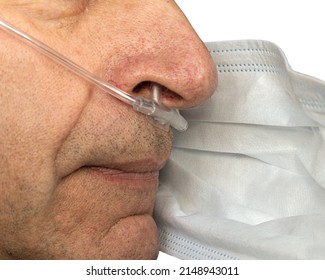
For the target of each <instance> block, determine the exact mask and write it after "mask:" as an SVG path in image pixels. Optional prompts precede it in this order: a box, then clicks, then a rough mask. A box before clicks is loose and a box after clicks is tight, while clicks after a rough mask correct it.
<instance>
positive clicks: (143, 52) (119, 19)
mask: <svg viewBox="0 0 325 280" xmlns="http://www.w3.org/2000/svg"><path fill="white" fill-rule="evenodd" d="M0 17H1V18H2V19H3V20H6V21H8V22H10V23H11V24H13V25H15V26H16V27H18V28H20V29H22V30H24V31H25V32H26V33H28V34H30V35H32V36H33V37H35V38H37V39H39V40H40V41H43V42H44V43H46V44H48V45H50V46H51V47H52V48H54V49H55V50H57V51H59V52H61V53H62V54H64V55H65V56H67V57H69V58H70V59H71V60H73V61H74V62H76V63H78V64H80V65H82V66H83V67H84V68H86V69H88V70H89V71H91V72H93V73H95V74H96V75H98V76H100V77H102V78H104V79H105V80H107V81H109V82H110V83H112V84H114V85H116V86H117V87H120V88H121V89H123V90H124V91H126V92H128V93H131V94H134V95H144V96H146V95H148V87H147V85H148V82H156V83H158V84H161V85H163V86H164V87H166V88H167V89H168V90H165V91H164V92H163V97H162V102H163V103H164V104H165V105H166V106H169V107H178V108H187V107H191V106H195V105H198V104H199V103H202V102H203V101H204V100H205V99H206V98H208V97H209V96H210V95H211V94H212V92H213V90H214V87H215V85H216V77H215V76H216V74H215V70H214V66H213V64H212V61H211V59H210V57H209V54H208V52H207V51H206V49H205V47H204V46H203V44H202V43H201V41H200V40H199V39H198V38H197V36H196V34H195V33H194V32H193V30H192V29H191V27H190V25H189V23H188V22H187V20H186V18H185V17H184V15H183V14H182V13H181V11H180V10H179V9H178V7H177V5H176V4H175V3H174V1H168V0H146V1H140V0H110V1H108V0H97V1H96V0H89V1H87V0H84V1H82V0H72V1H67V0H55V1H52V0H40V1H33V0H30V1H29V0H17V1H15V0H12V1H6V0H0ZM0 61H1V62H0V106H1V114H0V258H22V259H25V258H33V259H35V258H41V259H58V258H59V259H142V258H155V257H156V256H157V253H158V246H159V243H158V237H157V230H156V226H155V223H154V221H153V219H152V216H151V215H152V211H153V205H154V201H155V194H156V190H157V186H158V171H159V169H161V168H162V167H163V165H164V163H165V161H166V160H167V158H168V155H169V152H170V149H171V133H168V132H166V131H164V130H161V129H159V128H157V127H155V126H153V125H152V124H151V123H149V122H148V120H147V118H146V117H145V116H144V115H142V114H139V113H136V112H134V111H133V110H132V108H131V107H130V106H128V105H126V104H124V103H122V102H120V101H118V100H117V99H115V98H114V97H112V96H110V95H108V94H107V93H104V92H102V91H101V90H99V89H98V88H96V87H94V86H92V85H90V84H89V83H87V82H85V81H84V80H82V79H80V78H78V77H77V76H75V75H74V74H73V73H71V72H69V71H67V70H65V69H64V68H63V67H62V66H60V65H58V64H56V63H55V62H53V61H51V60H50V59H48V58H47V57H45V56H43V55H42V54H40V53H38V52H37V51H36V50H35V49H33V48H31V47H30V46H28V45H26V44H24V43H22V42H21V41H20V40H18V39H17V38H15V37H14V36H12V35H10V34H8V33H6V32H5V31H3V30H0ZM184 187H186V186H184Z"/></svg>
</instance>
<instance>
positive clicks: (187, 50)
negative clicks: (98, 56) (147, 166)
mask: <svg viewBox="0 0 325 280" xmlns="http://www.w3.org/2000/svg"><path fill="white" fill-rule="evenodd" d="M154 2H155V5H154V7H152V10H150V4H149V3H154ZM160 2H161V4H160V5H158V4H157V3H160ZM171 2H173V1H149V2H145V3H146V4H143V2H141V5H139V9H138V10H136V11H133V12H131V13H133V14H132V15H130V16H131V18H132V20H130V25H129V26H128V25H125V26H124V27H123V28H126V29H129V30H128V34H129V36H128V37H127V38H126V41H125V42H124V41H123V38H121V41H120V42H124V46H123V47H121V49H120V50H119V52H118V53H119V55H118V57H119V59H118V60H116V63H115V65H114V71H111V72H110V73H109V77H108V80H110V81H111V82H113V83H114V84H116V85H117V86H118V87H120V88H122V89H123V90H125V91H127V92H132V93H133V94H135V95H136V94H141V92H142V89H145V88H147V87H148V84H150V83H151V82H154V83H157V84H160V85H162V86H163V88H164V90H163V92H162V96H161V102H162V103H163V104H164V105H165V106H167V107H170V108H190V107H194V106H197V105H199V104H201V103H203V102H204V101H205V100H206V99H207V98H208V97H209V96H211V95H212V93H213V92H214V90H215V87H216V85H217V74H216V68H215V65H214V63H213V61H212V59H211V56H210V54H209V52H208V51H207V49H206V47H205V45H204V44H203V43H202V41H201V40H200V39H199V37H198V36H197V34H196V33H195V31H194V30H193V28H192V27H191V25H190V24H189V22H188V21H187V19H186V17H185V16H184V15H183V13H182V12H181V11H180V10H179V9H178V7H177V6H176V4H174V3H171ZM151 5H152V6H153V4H151ZM124 34H125V33H124ZM143 92H145V91H143Z"/></svg>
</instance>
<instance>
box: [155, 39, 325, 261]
mask: <svg viewBox="0 0 325 280" xmlns="http://www.w3.org/2000/svg"><path fill="white" fill-rule="evenodd" d="M207 47H208V48H209V50H210V52H211V55H212V57H213V59H214V61H215V63H216V65H217V67H218V71H219V85H218V89H217V91H216V93H215V94H214V96H213V97H212V98H211V100H209V101H208V102H207V103H206V104H205V105H204V106H203V107H201V108H195V109H192V110H188V111H186V112H183V115H184V116H185V118H187V120H188V121H189V129H188V131H187V132H182V133H176V134H175V142H174V149H173V152H172V155H171V158H170V160H169V162H168V164H167V165H166V167H165V168H164V170H163V172H162V174H161V185H160V187H159V191H158V197H157V203H156V208H155V218H156V221H157V224H158V227H159V230H160V238H161V250H162V251H164V252H166V253H168V254H171V255H174V256H176V257H179V258H182V259H318V258H321V259H324V258H325V141H324V138H325V129H324V128H325V83H323V82H322V81H319V80H317V79H314V78H312V77H308V76H305V75H302V74H299V73H296V72H294V71H292V70H291V69H290V67H289V65H288V63H287V61H286V59H285V57H284V55H283V53H282V52H281V50H279V48H278V47H277V46H275V45H274V44H272V43H270V42H264V41H234V42H218V43H208V44H207Z"/></svg>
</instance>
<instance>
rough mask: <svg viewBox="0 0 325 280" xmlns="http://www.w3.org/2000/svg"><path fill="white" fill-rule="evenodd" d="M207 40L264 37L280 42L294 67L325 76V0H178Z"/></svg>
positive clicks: (307, 72)
mask: <svg viewBox="0 0 325 280" xmlns="http://www.w3.org/2000/svg"><path fill="white" fill-rule="evenodd" d="M176 3H177V4H178V5H179V6H180V8H181V9H182V10H183V12H184V13H185V15H186V16H187V18H188V19H189V21H190V22H191V23H192V25H193V27H194V29H195V30H196V32H197V33H198V34H199V36H200V37H201V39H202V40H203V41H204V42H207V41H224V40H238V39H263V40H268V41H272V42H273V43H275V44H277V45H278V46H279V47H280V48H281V49H282V50H283V51H284V53H285V54H286V56H287V58H288V60H289V64H290V65H291V67H292V68H293V69H294V70H296V71H298V72H302V73H304V74H308V75H311V76H314V77H317V78H320V79H322V80H325V35H324V34H325V31H324V28H325V13H324V4H323V3H324V1H322V0H308V1H306V0H295V1H293V0H292V1H291V0H273V1H264V0H223V1H221V0H176Z"/></svg>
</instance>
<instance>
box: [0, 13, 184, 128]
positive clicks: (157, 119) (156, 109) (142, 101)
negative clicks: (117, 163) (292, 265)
mask: <svg viewBox="0 0 325 280" xmlns="http://www.w3.org/2000/svg"><path fill="white" fill-rule="evenodd" d="M0 28H2V29H4V30H6V31H8V32H10V33H11V34H13V35H16V37H17V38H20V39H22V40H23V41H24V42H26V43H29V45H31V46H32V47H34V48H36V49H37V50H38V51H39V52H41V53H43V54H44V55H46V56H48V57H49V58H51V59H53V60H55V61H56V62H58V63H60V64H61V65H63V66H65V67H66V68H67V69H69V70H70V71H72V72H74V73H75V74H77V75H78V76H80V77H82V78H84V79H86V80H87V81H89V82H90V83H92V84H94V85H96V86H97V87H99V88H100V89H102V90H104V91H105V92H107V93H109V94H111V95H112V96H114V97H116V98H118V99H119V100H121V101H123V102H125V103H127V104H129V105H131V106H133V109H134V110H135V111H136V112H140V113H143V114H145V115H147V116H150V117H152V118H153V123H154V124H155V125H157V126H158V127H162V128H166V127H168V126H169V125H171V126H172V127H174V128H175V129H177V130H180V131H185V130H186V129H187V127H188V123H187V121H186V120H185V119H184V118H183V117H182V116H181V115H180V113H179V111H178V110H176V109H170V108H167V107H165V106H163V105H162V104H160V102H159V98H160V94H161V86H159V85H158V84H155V83H153V84H154V86H153V87H152V95H153V99H152V100H148V99H146V98H143V97H139V96H132V95H130V94H128V93H126V92H124V91H123V90H121V89H119V88H117V87H115V86H114V85H112V84H109V83H108V82H106V81H105V80H103V79H101V78H99V77H97V76H96V75H94V74H92V73H91V72H89V71H88V70H86V69H84V68H83V67H81V66H79V65H78V64H76V63H74V62H73V61H71V60H70V59H68V58H66V57H64V56H63V55H61V54H60V53H58V52H57V51H55V50H53V49H52V48H50V47H49V46H47V45H45V44H44V43H42V42H40V41H38V40H37V39H35V38H33V37H31V36H29V35H27V34H26V33H24V32H22V31H20V30H18V29H17V28H16V27H14V26H12V25H11V24H9V23H7V22H5V21H3V20H1V19H0Z"/></svg>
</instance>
